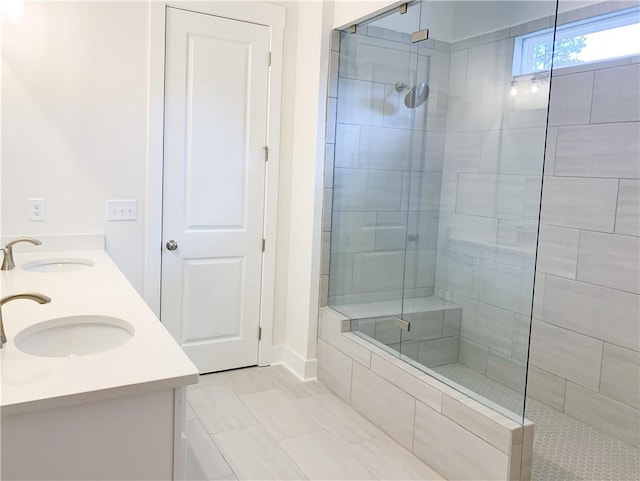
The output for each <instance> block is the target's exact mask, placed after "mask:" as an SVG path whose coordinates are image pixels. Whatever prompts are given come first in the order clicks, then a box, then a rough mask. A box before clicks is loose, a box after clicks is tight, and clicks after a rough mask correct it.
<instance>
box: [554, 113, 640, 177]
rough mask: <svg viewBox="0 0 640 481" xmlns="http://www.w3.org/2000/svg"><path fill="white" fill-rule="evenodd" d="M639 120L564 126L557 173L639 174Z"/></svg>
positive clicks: (593, 175)
mask: <svg viewBox="0 0 640 481" xmlns="http://www.w3.org/2000/svg"><path fill="white" fill-rule="evenodd" d="M638 158H640V136H639V135H638V124H637V123H633V122H630V123H613V124H600V125H585V126H575V127H561V128H560V129H559V131H558V141H557V144H556V162H555V171H554V172H555V175H566V176H572V175H575V176H582V177H612V178H618V177H622V178H630V179H637V178H638V177H640V162H638Z"/></svg>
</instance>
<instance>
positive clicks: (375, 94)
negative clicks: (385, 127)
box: [337, 78, 384, 126]
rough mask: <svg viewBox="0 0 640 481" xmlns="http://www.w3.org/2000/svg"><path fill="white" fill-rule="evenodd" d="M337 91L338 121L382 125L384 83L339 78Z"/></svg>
mask: <svg viewBox="0 0 640 481" xmlns="http://www.w3.org/2000/svg"><path fill="white" fill-rule="evenodd" d="M338 91H339V92H340V96H339V97H338V114H337V121H338V122H340V123H344V124H359V125H378V126H382V121H383V106H384V85H382V84H378V83H372V82H364V81H361V80H352V79H347V78H340V79H339V80H338Z"/></svg>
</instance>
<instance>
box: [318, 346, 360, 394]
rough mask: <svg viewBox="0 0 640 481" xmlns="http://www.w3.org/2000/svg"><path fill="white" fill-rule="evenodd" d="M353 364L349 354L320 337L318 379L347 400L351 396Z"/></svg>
mask: <svg viewBox="0 0 640 481" xmlns="http://www.w3.org/2000/svg"><path fill="white" fill-rule="evenodd" d="M351 365H352V361H351V358H350V357H349V356H347V355H346V354H343V353H342V352H340V351H339V350H337V349H336V348H334V347H333V346H332V345H330V344H328V343H326V342H325V341H323V340H322V339H318V381H320V382H321V383H322V384H324V385H325V386H327V387H328V388H329V389H330V390H331V391H333V392H334V393H335V394H337V395H338V396H339V397H341V398H342V399H344V400H345V401H346V402H349V398H350V396H351Z"/></svg>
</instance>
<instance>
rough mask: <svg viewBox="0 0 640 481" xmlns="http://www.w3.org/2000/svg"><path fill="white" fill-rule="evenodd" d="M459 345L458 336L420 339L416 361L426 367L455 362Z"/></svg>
mask: <svg viewBox="0 0 640 481" xmlns="http://www.w3.org/2000/svg"><path fill="white" fill-rule="evenodd" d="M459 346H460V339H459V338H458V336H453V337H443V338H442V339H433V340H431V341H422V342H421V343H420V348H419V351H418V362H419V363H420V364H422V365H423V366H427V367H437V366H443V365H445V364H453V363H456V362H458V348H459ZM403 347H404V341H403Z"/></svg>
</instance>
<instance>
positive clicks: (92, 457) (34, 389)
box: [0, 250, 198, 480]
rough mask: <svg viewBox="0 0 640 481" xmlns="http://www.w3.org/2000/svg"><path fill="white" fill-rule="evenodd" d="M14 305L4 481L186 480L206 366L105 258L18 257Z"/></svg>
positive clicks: (3, 289)
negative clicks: (186, 426)
mask: <svg viewBox="0 0 640 481" xmlns="http://www.w3.org/2000/svg"><path fill="white" fill-rule="evenodd" d="M15 264H16V267H15V269H13V270H11V271H2V272H0V276H1V277H0V298H3V297H6V296H8V295H13V294H17V293H23V292H36V293H41V294H44V295H46V296H48V297H50V298H51V302H50V303H48V304H43V305H40V304H37V303H35V302H30V301H28V300H15V301H12V302H8V303H7V304H5V305H4V306H2V315H3V318H4V328H5V331H6V336H7V343H6V344H5V345H4V346H3V348H2V350H0V359H1V364H2V365H1V369H2V386H1V388H2V389H1V391H0V399H1V407H2V424H1V428H2V439H1V445H0V449H1V453H2V456H1V478H2V479H12V480H18V479H50V480H53V479H84V480H89V479H114V480H115V479H136V480H142V479H181V478H183V474H184V465H183V459H184V456H183V443H182V431H183V422H184V403H185V398H184V391H185V386H186V385H188V384H194V383H197V382H198V371H197V369H196V368H195V366H194V365H193V364H192V363H191V361H190V360H189V359H188V358H187V356H186V355H185V354H184V352H183V351H182V350H181V349H180V347H179V346H178V345H177V343H176V342H175V341H174V339H173V338H172V336H171V335H170V334H169V333H168V332H167V330H166V329H165V328H164V327H163V326H162V324H161V323H160V322H159V321H158V319H157V317H156V316H155V315H154V314H153V312H152V311H151V310H150V309H149V307H148V306H147V305H146V304H145V303H144V301H143V300H142V298H141V297H140V296H139V295H138V294H137V292H136V291H135V289H134V288H133V287H132V286H131V284H129V282H128V281H127V280H126V278H125V277H124V275H123V274H122V273H121V272H120V271H119V270H118V268H117V267H116V266H115V264H114V263H113V262H112V261H111V259H110V258H109V257H108V255H107V254H106V253H105V252H104V251H100V250H94V251H74V252H50V253H45V252H34V253H30V254H16V255H15Z"/></svg>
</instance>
